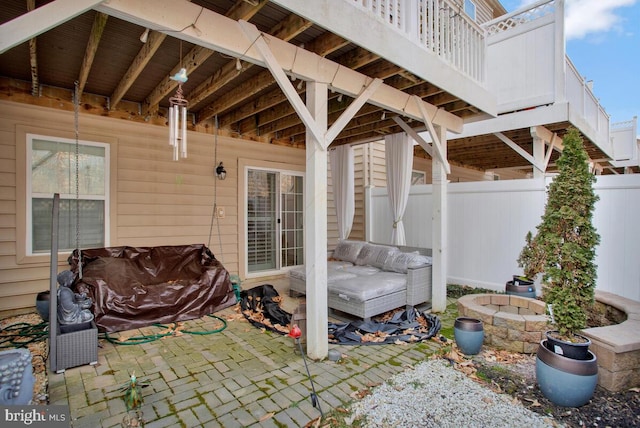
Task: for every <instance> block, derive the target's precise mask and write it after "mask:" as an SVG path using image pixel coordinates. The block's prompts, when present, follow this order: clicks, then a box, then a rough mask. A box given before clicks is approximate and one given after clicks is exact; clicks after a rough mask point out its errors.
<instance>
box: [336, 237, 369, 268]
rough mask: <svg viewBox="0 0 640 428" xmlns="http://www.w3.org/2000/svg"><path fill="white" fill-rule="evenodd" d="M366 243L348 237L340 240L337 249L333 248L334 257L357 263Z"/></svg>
mask: <svg viewBox="0 0 640 428" xmlns="http://www.w3.org/2000/svg"><path fill="white" fill-rule="evenodd" d="M364 245H365V243H364V242H363V241H349V240H348V239H344V240H342V241H340V242H338V245H336V249H335V250H333V258H334V259H338V260H343V261H346V262H351V263H355V262H356V259H357V258H358V254H359V253H360V250H361V249H362V247H364Z"/></svg>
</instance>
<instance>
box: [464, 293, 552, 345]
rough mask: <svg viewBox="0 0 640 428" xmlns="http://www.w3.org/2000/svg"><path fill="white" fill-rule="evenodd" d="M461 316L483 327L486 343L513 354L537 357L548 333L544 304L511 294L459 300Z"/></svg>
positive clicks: (468, 297) (466, 297)
mask: <svg viewBox="0 0 640 428" xmlns="http://www.w3.org/2000/svg"><path fill="white" fill-rule="evenodd" d="M458 313H459V314H460V316H464V317H470V318H478V319H480V320H482V323H483V324H484V343H485V344H486V345H491V346H494V347H496V348H500V349H505V350H507V351H511V352H521V353H527V354H534V353H536V351H537V350H538V345H539V344H540V341H541V340H542V338H543V335H544V332H545V331H546V330H548V325H547V316H546V315H545V304H544V302H542V301H540V300H536V299H533V298H529V297H520V296H514V295H510V294H467V295H466V296H462V297H461V298H459V299H458Z"/></svg>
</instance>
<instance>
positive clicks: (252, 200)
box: [247, 169, 304, 273]
mask: <svg viewBox="0 0 640 428" xmlns="http://www.w3.org/2000/svg"><path fill="white" fill-rule="evenodd" d="M302 189H303V180H302V175H295V174H290V173H286V172H281V171H273V170H264V169H249V170H248V172H247V267H248V272H249V273H256V272H265V271H278V270H280V269H281V268H283V267H289V266H296V265H300V264H303V262H304V255H303V239H304V235H303V224H302V223H303V196H304V195H303V191H302Z"/></svg>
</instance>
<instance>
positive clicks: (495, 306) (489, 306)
mask: <svg viewBox="0 0 640 428" xmlns="http://www.w3.org/2000/svg"><path fill="white" fill-rule="evenodd" d="M484 306H485V307H486V308H489V309H492V310H494V311H496V312H498V311H499V310H500V306H498V305H484Z"/></svg>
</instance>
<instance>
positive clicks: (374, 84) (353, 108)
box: [325, 79, 382, 147]
mask: <svg viewBox="0 0 640 428" xmlns="http://www.w3.org/2000/svg"><path fill="white" fill-rule="evenodd" d="M381 84H382V79H373V80H372V81H371V83H369V85H367V87H366V88H364V89H363V91H362V93H360V95H358V98H356V99H355V100H354V101H353V102H352V103H351V104H350V105H349V107H347V108H346V109H345V111H344V112H342V114H341V115H340V117H339V118H338V120H336V121H335V122H333V124H332V125H331V128H329V130H328V131H327V135H326V137H325V141H326V144H327V146H328V145H329V144H331V142H332V141H333V140H334V139H335V138H336V137H337V136H338V134H339V133H340V131H342V130H343V129H344V127H345V126H346V125H347V123H348V122H349V121H350V120H351V119H352V118H353V116H355V114H356V113H357V112H358V110H360V108H361V107H362V106H363V105H364V104H365V103H366V102H367V101H368V100H369V97H371V94H373V93H374V92H375V91H377V90H378V88H379V87H380V85H381ZM325 147H326V146H325Z"/></svg>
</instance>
